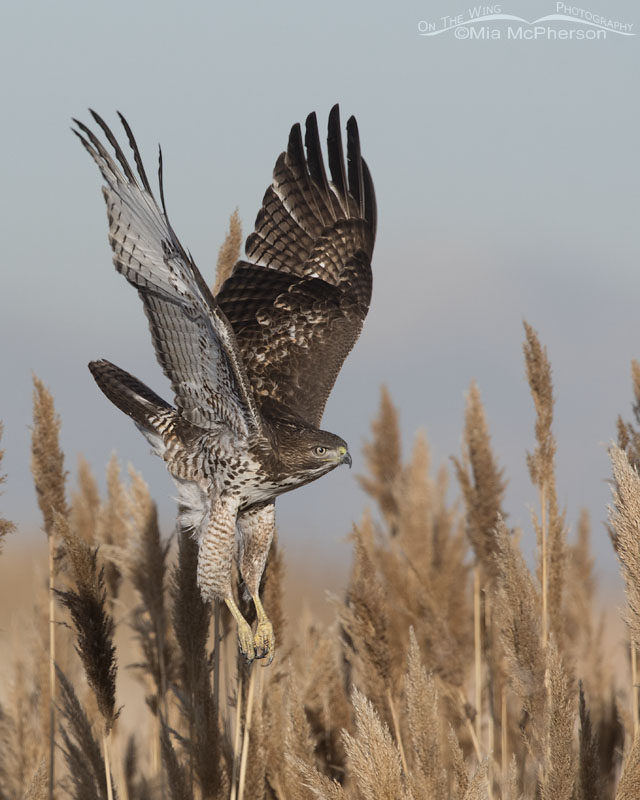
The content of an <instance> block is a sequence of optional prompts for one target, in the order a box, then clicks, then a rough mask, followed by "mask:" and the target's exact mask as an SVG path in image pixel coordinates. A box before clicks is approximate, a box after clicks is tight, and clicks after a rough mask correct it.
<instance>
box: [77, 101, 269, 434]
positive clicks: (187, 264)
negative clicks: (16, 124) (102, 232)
mask: <svg viewBox="0 0 640 800" xmlns="http://www.w3.org/2000/svg"><path fill="white" fill-rule="evenodd" d="M91 113H92V115H93V118H94V120H95V121H96V122H97V124H98V125H99V126H100V128H101V129H102V131H103V133H104V136H105V137H106V139H107V141H108V142H109V144H110V145H111V146H112V148H113V150H114V153H115V158H116V160H114V159H113V158H112V156H111V155H110V154H109V152H108V151H107V150H106V148H105V147H104V145H103V144H102V142H101V141H100V140H99V139H98V137H97V136H96V135H95V134H94V133H93V131H91V130H90V129H89V128H88V127H87V126H86V125H84V124H83V123H81V122H78V121H77V120H74V122H75V123H76V125H77V126H78V129H79V130H76V131H74V133H76V134H77V136H78V137H79V138H80V140H81V141H82V143H83V145H84V146H85V148H86V149H87V151H88V152H89V153H90V154H91V156H92V157H93V159H94V160H95V162H96V164H97V165H98V167H99V169H100V172H101V173H102V177H103V178H104V180H105V183H106V186H104V187H103V194H104V198H105V201H106V204H107V213H108V218H109V241H110V243H111V247H112V249H113V261H114V264H115V266H116V269H117V270H118V272H120V273H121V274H122V275H124V277H125V278H126V279H127V280H128V281H129V282H130V283H131V284H132V285H133V286H135V287H136V289H137V290H138V293H139V294H140V297H141V298H142V301H143V303H144V309H145V313H146V315H147V318H148V320H149V327H150V329H151V335H152V338H153V344H154V347H155V351H156V355H157V358H158V361H159V362H160V365H161V366H162V369H163V371H164V373H165V375H166V376H167V377H168V378H169V380H170V381H171V386H172V389H173V391H174V394H175V398H176V406H177V407H178V410H179V412H180V413H181V414H182V416H184V418H185V419H187V420H188V421H189V422H191V423H192V424H194V425H198V426H200V427H202V428H210V427H212V426H214V425H216V424H219V423H221V422H223V423H226V424H228V425H229V426H230V427H231V428H232V429H233V430H234V431H236V432H238V433H241V434H244V435H247V434H248V433H249V432H250V431H252V430H253V431H255V430H259V429H260V428H261V418H260V414H259V412H258V410H257V408H256V404H255V401H254V398H253V396H252V392H251V386H250V384H249V381H248V378H247V375H246V372H245V369H244V366H243V363H242V356H241V354H240V352H239V350H238V345H237V343H236V339H235V335H234V332H233V329H232V328H231V326H230V324H229V322H228V321H227V320H226V318H225V316H224V314H223V313H221V312H220V308H219V307H218V305H217V303H216V302H215V300H214V299H213V297H212V295H211V292H210V291H209V289H208V287H207V285H206V283H205V281H204V279H203V278H202V276H201V274H200V272H199V270H198V268H197V267H196V265H195V264H194V262H193V259H192V258H191V257H190V256H189V255H188V254H187V253H186V252H185V250H184V248H183V247H182V245H181V244H180V242H179V240H178V238H177V236H176V235H175V233H174V231H173V228H172V227H171V225H170V223H169V220H168V218H167V213H166V208H165V207H164V197H163V194H162V193H163V189H162V158H160V193H161V198H162V209H161V208H160V207H159V206H158V204H157V202H156V200H155V198H154V196H153V193H152V191H151V187H150V184H149V181H148V179H147V175H146V172H145V170H144V166H143V164H142V159H141V158H140V153H139V150H138V147H137V144H136V142H135V139H134V138H133V134H132V132H131V129H130V127H129V125H128V124H127V122H126V120H125V119H124V117H122V115H120V119H121V121H122V124H123V127H124V129H125V132H126V134H127V138H128V140H129V144H130V146H131V149H132V151H133V155H134V160H135V164H136V167H137V170H138V175H139V180H138V178H136V175H135V173H134V172H133V169H132V168H131V166H130V164H129V162H128V161H127V158H126V156H125V155H124V153H123V151H122V148H121V147H120V145H119V144H118V142H117V140H116V138H115V136H114V135H113V133H112V132H111V130H110V129H109V127H108V126H107V125H106V123H105V122H104V121H103V120H102V119H101V118H100V117H99V116H98V115H97V114H96V113H94V112H93V111H92V112H91ZM116 161H117V163H116Z"/></svg>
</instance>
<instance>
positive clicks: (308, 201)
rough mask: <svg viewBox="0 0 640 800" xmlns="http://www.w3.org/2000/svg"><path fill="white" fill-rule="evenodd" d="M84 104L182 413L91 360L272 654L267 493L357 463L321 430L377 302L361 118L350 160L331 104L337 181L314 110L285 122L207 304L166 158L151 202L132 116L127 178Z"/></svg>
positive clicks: (118, 254) (203, 584) (271, 497)
mask: <svg viewBox="0 0 640 800" xmlns="http://www.w3.org/2000/svg"><path fill="white" fill-rule="evenodd" d="M91 113H92V115H93V118H94V120H95V121H96V123H97V124H98V125H99V127H100V128H101V129H102V132H103V134H104V136H105V137H106V139H107V141H108V142H109V144H110V145H111V147H112V148H113V150H114V152H115V159H114V158H113V157H112V156H111V155H110V153H109V152H108V151H107V149H106V148H105V146H104V145H103V144H102V142H101V141H100V140H99V139H98V137H97V136H96V135H95V134H94V133H93V132H92V131H91V130H90V129H89V128H88V127H86V126H85V125H83V124H82V123H81V122H78V121H77V120H74V121H75V123H76V125H77V126H78V129H79V131H80V132H78V131H75V133H76V134H77V135H78V136H79V138H80V139H81V141H82V143H83V144H84V146H85V148H86V149H87V150H88V152H89V153H90V154H91V156H92V157H93V159H94V160H95V162H96V163H97V165H98V167H99V168H100V172H101V173H102V177H103V178H104V180H105V183H106V186H104V187H103V194H104V198H105V201H106V203H107V213H108V217H109V241H110V243H111V247H112V249H113V253H114V256H113V261H114V264H115V266H116V269H117V270H118V272H120V273H122V274H123V275H124V276H125V278H126V279H127V280H128V281H129V283H131V284H132V285H133V286H135V288H136V289H137V290H138V293H139V295H140V297H141V299H142V302H143V304H144V310H145V312H146V315H147V317H148V319H149V327H150V329H151V335H152V338H153V344H154V347H155V350H156V355H157V358H158V361H159V362H160V365H161V366H162V369H163V371H164V373H165V375H166V376H167V377H168V378H169V380H170V381H171V387H172V389H173V392H174V394H175V406H176V407H175V408H173V407H172V406H171V405H169V403H167V402H165V401H164V400H162V399H161V398H160V397H158V395H156V394H155V393H154V392H152V391H151V390H150V389H148V388H147V387H146V386H144V385H143V384H142V383H140V381H138V380H137V379H136V378H134V377H133V376H132V375H130V374H128V373H127V372H124V371H123V370H121V369H119V368H118V367H116V366H114V365H113V364H111V363H109V362H108V361H94V362H92V363H91V364H90V365H89V368H90V370H91V372H92V374H93V377H94V378H95V380H96V382H97V383H98V386H99V387H100V388H101V389H102V391H103V392H104V393H105V394H106V396H107V397H108V398H109V399H110V400H111V402H112V403H114V404H115V405H116V406H118V408H119V409H121V410H122V411H124V412H125V414H128V415H129V416H130V417H131V418H132V419H133V421H134V422H135V424H136V426H137V427H138V428H139V429H140V431H141V432H142V433H143V434H144V435H145V436H146V438H147V439H148V440H149V441H150V442H151V444H152V447H153V449H154V451H155V452H156V453H157V454H158V455H159V456H161V457H162V458H163V459H164V461H165V462H166V464H167V468H168V470H169V472H170V474H171V476H172V477H173V479H174V481H175V482H176V484H177V485H178V489H179V495H180V496H179V502H180V516H179V523H180V526H181V528H182V529H183V530H191V531H192V532H193V535H194V536H195V537H196V538H197V541H198V543H199V555H198V575H197V579H198V585H199V587H200V591H201V592H202V596H203V598H204V599H205V600H211V599H213V598H220V599H224V601H225V603H226V604H227V606H228V607H229V609H230V611H231V613H232V614H233V616H234V617H235V619H236V621H237V623H238V643H239V647H240V651H241V652H242V654H243V655H244V656H245V658H246V659H247V660H248V661H251V660H252V659H253V658H256V657H257V658H265V657H267V658H268V659H269V661H270V660H271V659H272V658H273V653H274V636H273V628H272V626H271V623H270V622H269V620H268V618H267V615H266V614H265V612H264V609H263V607H262V604H261V602H260V598H259V596H258V589H259V585H260V579H261V577H262V573H263V570H264V566H265V562H266V558H267V553H268V551H269V547H270V545H271V540H272V536H273V528H274V519H275V517H274V502H275V498H276V497H277V496H278V495H279V494H282V493H283V492H288V491H290V490H291V489H295V488H296V487H298V486H302V485H304V484H305V483H309V482H310V481H313V480H315V479H316V478H319V477H320V476H321V475H324V474H325V473H327V472H329V471H330V470H332V469H334V468H335V467H337V466H338V465H339V464H345V463H346V464H349V465H351V456H350V455H349V450H348V449H347V444H346V442H344V441H343V440H342V439H341V438H340V437H339V436H335V435H334V434H333V433H327V432H326V431H323V430H319V427H318V426H319V425H320V420H321V418H322V413H323V410H324V407H325V404H326V401H327V398H328V396H329V393H330V391H331V389H332V387H333V385H334V383H335V380H336V377H337V375H338V372H339V371H340V368H341V366H342V363H343V361H344V359H345V358H346V356H347V354H348V353H349V351H350V350H351V348H352V347H353V345H354V343H355V341H356V339H357V338H358V335H359V333H360V330H361V328H362V324H363V322H364V318H365V316H366V314H367V310H368V308H369V301H370V298H371V266H370V263H371V255H372V252H373V245H374V240H375V233H376V204H375V195H374V190H373V183H372V181H371V176H370V174H369V170H368V169H367V166H366V164H365V162H364V160H363V159H362V157H361V155H360V142H359V138H358V128H357V125H356V121H355V119H354V118H353V117H351V119H350V120H349V121H348V123H347V164H346V167H345V161H344V156H343V152H342V138H341V132H340V117H339V112H338V107H337V106H335V107H334V108H333V109H332V110H331V113H330V115H329V134H328V139H327V145H328V156H329V171H330V174H331V180H328V179H327V175H326V173H325V169H324V164H323V159H322V152H321V149H320V139H319V136H318V125H317V122H316V116H315V114H310V115H309V116H308V117H307V121H306V130H305V137H304V144H303V140H302V132H301V129H300V126H299V125H294V126H293V128H292V129H291V133H290V135H289V144H288V147H287V151H286V153H282V155H281V156H280V157H279V158H278V160H277V162H276V166H275V169H274V172H273V182H272V184H271V186H269V188H268V189H267V191H266V194H265V196H264V200H263V203H262V208H261V210H260V212H259V213H258V216H257V219H256V224H255V231H254V232H253V233H252V234H251V235H250V236H249V238H248V239H247V242H246V248H245V249H246V256H247V259H248V260H247V261H238V263H237V264H236V265H235V267H234V269H233V272H232V274H231V276H230V277H229V278H228V280H227V281H226V282H225V283H224V285H223V286H222V289H221V290H220V292H219V293H218V295H217V297H215V298H214V297H213V295H212V294H211V292H210V291H209V288H208V287H207V284H206V282H205V281H204V279H203V278H202V275H201V274H200V272H199V270H198V268H197V267H196V265H195V263H194V262H193V259H192V258H191V256H190V255H189V254H188V252H187V251H185V249H184V248H183V247H182V245H181V244H180V242H179V240H178V237H177V236H176V234H175V233H174V231H173V228H172V227H171V224H170V223H169V220H168V218H167V213H166V208H165V204H164V196H163V186H162V158H160V170H159V182H160V198H161V201H162V208H160V207H159V206H158V203H157V202H156V200H155V198H154V196H153V193H152V191H151V187H150V184H149V181H148V179H147V175H146V173H145V170H144V167H143V165H142V159H141V157H140V153H139V151H138V147H137V145H136V142H135V140H134V138H133V134H132V132H131V129H130V128H129V125H128V124H127V122H126V120H125V119H124V118H123V117H122V116H121V115H120V119H121V122H122V125H123V127H124V130H125V132H126V134H127V138H128V140H129V145H130V146H131V149H132V151H133V157H134V161H135V165H136V167H137V172H138V176H137V177H136V175H135V174H134V171H133V169H132V168H131V166H130V164H129V162H128V161H127V159H126V157H125V155H124V152H123V151H122V149H121V147H120V145H119V144H118V142H117V141H116V138H115V137H114V135H113V133H112V132H111V130H110V129H109V128H108V126H107V125H106V123H105V122H104V121H103V120H102V119H101V118H100V117H99V116H98V115H97V114H95V113H94V112H91ZM305 148H306V157H305ZM236 532H237V536H236ZM236 539H237V548H238V549H237V558H238V565H239V568H240V572H241V575H242V579H243V581H244V583H245V586H246V589H247V591H248V593H249V594H250V595H251V597H252V598H253V601H254V603H255V607H256V612H257V627H256V632H255V634H253V633H252V631H251V628H250V626H249V625H248V623H247V622H246V620H245V619H244V618H243V616H242V615H241V613H240V611H239V609H238V607H237V606H236V604H235V602H234V600H233V594H232V590H231V566H232V558H233V555H234V550H235V547H236Z"/></svg>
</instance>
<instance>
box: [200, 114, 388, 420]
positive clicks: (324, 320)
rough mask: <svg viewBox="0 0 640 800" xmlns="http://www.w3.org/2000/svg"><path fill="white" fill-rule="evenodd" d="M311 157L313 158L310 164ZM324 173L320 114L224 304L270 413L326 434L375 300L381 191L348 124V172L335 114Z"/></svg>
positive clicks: (281, 169)
mask: <svg viewBox="0 0 640 800" xmlns="http://www.w3.org/2000/svg"><path fill="white" fill-rule="evenodd" d="M305 149H306V155H305ZM327 150H328V163H329V173H330V176H331V179H330V180H328V179H327V174H326V171H325V167H324V161H323V157H322V151H321V148H320V138H319V135H318V125H317V121H316V116H315V114H310V115H309V117H308V118H307V120H306V130H305V137H304V142H303V139H302V131H301V129H300V126H299V125H294V126H293V128H292V129H291V133H290V136H289V143H288V147H287V151H286V152H285V153H282V155H281V156H280V157H279V158H278V160H277V162H276V165H275V169H274V172H273V180H272V183H271V186H269V188H268V189H267V191H266V193H265V195H264V199H263V203H262V208H261V209H260V211H259V213H258V216H257V218H256V223H255V230H254V232H253V233H252V234H251V235H250V236H249V237H248V239H247V242H246V248H245V249H246V256H247V259H248V261H239V262H238V263H237V264H236V266H235V267H234V270H233V273H232V274H231V276H230V277H229V278H228V279H227V281H226V282H225V283H224V285H223V286H222V289H221V290H220V293H219V294H218V296H217V298H216V299H217V302H218V304H219V305H220V308H222V310H223V311H224V313H225V316H226V317H227V319H228V320H229V322H230V323H231V325H232V326H233V329H234V331H235V334H236V339H237V342H238V346H239V347H240V350H241V352H242V357H243V360H244V364H245V368H246V371H247V376H248V378H249V380H250V382H251V385H252V387H253V390H254V392H255V394H256V396H257V397H258V400H259V402H260V403H261V405H262V408H263V410H265V411H267V410H268V411H270V412H274V413H284V414H286V413H290V414H293V415H295V416H297V417H299V418H301V419H303V420H306V421H307V422H309V423H311V424H313V425H319V424H320V420H321V418H322V413H323V411H324V407H325V404H326V401H327V398H328V397H329V393H330V392H331V389H332V388H333V385H334V383H335V380H336V378H337V376H338V373H339V371H340V368H341V366H342V364H343V362H344V359H345V358H346V357H347V355H348V353H349V352H350V350H351V349H352V347H353V345H354V344H355V341H356V339H357V338H358V335H359V334H360V330H361V328H362V324H363V322H364V318H365V316H366V314H367V311H368V309H369V302H370V299H371V256H372V253H373V246H374V241H375V234H376V204H375V194H374V189H373V182H372V180H371V176H370V174H369V170H368V169H367V166H366V164H365V162H364V160H363V159H362V156H361V154H360V142H359V137H358V128H357V125H356V121H355V119H354V118H353V117H352V118H351V119H350V120H349V121H348V123H347V165H345V160H344V154H343V148H342V137H341V131H340V116H339V111H338V107H337V106H334V108H333V109H332V110H331V113H330V115H329V133H328V139H327Z"/></svg>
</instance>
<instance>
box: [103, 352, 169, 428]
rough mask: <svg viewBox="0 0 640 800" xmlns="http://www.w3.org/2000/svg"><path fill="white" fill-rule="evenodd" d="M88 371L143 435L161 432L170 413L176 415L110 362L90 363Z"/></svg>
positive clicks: (141, 384)
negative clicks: (160, 423) (161, 422)
mask: <svg viewBox="0 0 640 800" xmlns="http://www.w3.org/2000/svg"><path fill="white" fill-rule="evenodd" d="M89 369H90V370H91V374H92V375H93V378H94V380H95V382H96V383H97V384H98V386H99V387H100V389H101V390H102V391H103V392H104V394H105V395H106V396H107V397H108V398H109V400H111V402H112V403H113V404H114V405H115V406H117V407H118V408H119V409H120V411H124V413H125V414H127V415H128V416H129V417H131V419H132V420H133V421H134V422H135V423H136V425H137V426H138V427H139V428H141V429H142V430H143V431H148V432H150V433H151V432H153V433H156V432H158V423H159V422H160V421H161V419H163V418H166V416H167V412H169V413H170V414H173V413H175V412H174V409H173V407H172V406H171V405H169V403H167V402H166V401H165V400H163V399H162V398H161V397H159V396H158V395H157V394H156V393H155V392H152V391H151V389H149V387H148V386H145V385H144V384H143V383H141V382H140V381H139V380H138V379H137V378H134V376H133V375H131V374H130V373H128V372H125V371H124V370H123V369H120V367H116V365H115V364H112V363H111V362H110V361H106V360H104V359H103V360H101V361H91V362H90V363H89Z"/></svg>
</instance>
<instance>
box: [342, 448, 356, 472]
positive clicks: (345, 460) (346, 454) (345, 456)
mask: <svg viewBox="0 0 640 800" xmlns="http://www.w3.org/2000/svg"><path fill="white" fill-rule="evenodd" d="M340 450H341V451H342V450H344V453H342V463H343V464H348V465H349V469H351V464H352V463H353V462H352V461H351V453H350V452H349V451H348V450H347V449H346V448H344V447H341V448H340Z"/></svg>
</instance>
